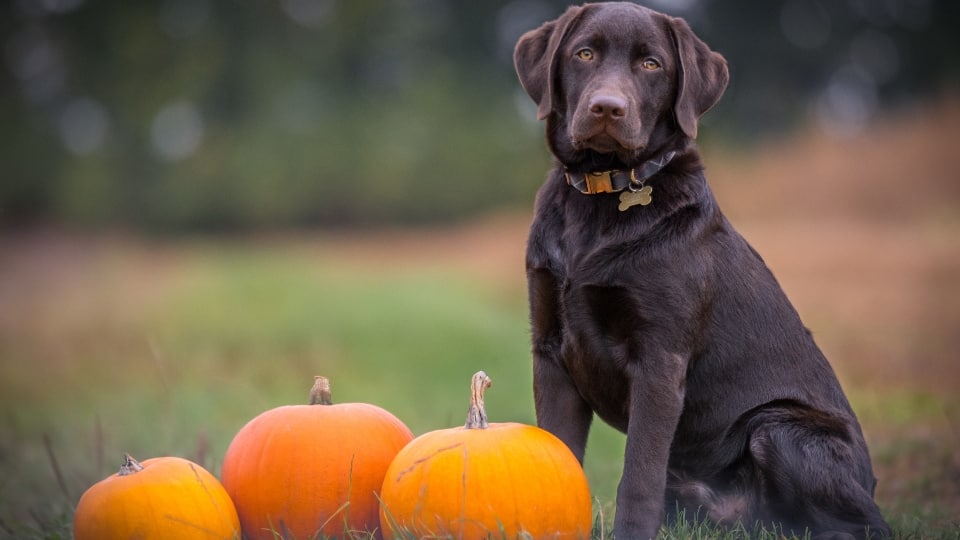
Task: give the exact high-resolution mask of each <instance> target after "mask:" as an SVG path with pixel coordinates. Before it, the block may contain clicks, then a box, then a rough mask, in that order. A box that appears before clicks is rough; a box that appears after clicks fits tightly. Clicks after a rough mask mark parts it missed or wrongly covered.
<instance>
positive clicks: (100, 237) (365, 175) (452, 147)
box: [0, 0, 960, 537]
mask: <svg viewBox="0 0 960 540" xmlns="http://www.w3.org/2000/svg"><path fill="white" fill-rule="evenodd" d="M647 5H648V6H649V7H652V8H655V9H659V10H662V11H665V12H667V13H670V14H672V15H676V16H682V17H684V18H686V19H687V20H688V21H689V22H690V24H691V26H692V27H693V28H694V30H695V31H696V33H697V34H698V35H699V36H700V37H701V38H703V39H704V41H706V42H707V43H708V44H709V45H710V46H711V47H712V48H713V49H714V50H716V51H718V52H720V53H721V54H723V55H724V56H725V57H726V58H727V60H728V62H729V64H730V70H731V84H730V87H729V89H728V91H727V93H726V95H725V96H724V98H723V99H722V100H721V102H720V103H719V104H718V105H717V107H716V108H715V109H714V110H713V111H711V112H710V113H708V114H707V116H706V117H704V119H703V121H702V126H703V127H702V129H701V131H700V133H701V135H700V143H701V147H702V149H703V153H704V156H705V162H706V164H707V167H708V175H709V177H710V179H711V182H712V184H713V186H714V189H715V191H716V193H717V197H718V199H719V200H720V203H721V206H722V207H724V208H725V210H726V212H727V214H728V216H729V217H730V218H731V220H732V221H733V223H734V224H735V226H737V228H738V229H740V230H741V232H743V233H744V235H745V236H746V237H747V239H748V240H749V241H750V242H751V243H752V244H753V245H754V247H756V248H757V249H758V251H759V252H760V253H761V254H762V255H763V256H764V258H765V259H766V260H767V262H768V264H769V265H770V266H771V267H772V269H773V270H774V273H775V274H776V275H777V276H778V278H779V279H780V280H781V283H782V284H783V286H784V288H785V289H786V290H787V293H788V295H789V296H790V297H791V299H792V300H793V301H794V302H795V304H796V305H797V308H798V310H799V311H800V313H801V316H802V317H803V318H804V320H805V321H806V322H807V324H808V326H810V327H811V329H812V330H813V331H814V333H815V335H816V336H817V339H818V342H819V343H820V345H821V346H822V347H823V348H824V349H825V351H826V352H827V355H828V357H830V358H831V360H832V361H833V363H834V366H835V368H836V370H837V372H838V374H839V375H840V377H841V381H842V382H843V384H844V387H845V388H846V389H847V391H848V393H849V394H850V396H851V400H852V402H853V404H854V407H855V409H857V412H858V414H859V415H860V416H861V421H862V422H863V424H864V430H865V432H866V434H867V437H868V440H869V441H870V443H871V448H872V450H873V454H874V460H875V465H876V468H877V471H878V472H877V474H878V477H879V478H880V488H879V492H878V499H879V500H880V502H881V506H882V507H883V508H884V511H885V512H887V513H888V515H889V516H891V519H892V520H893V521H894V522H895V523H896V524H897V526H898V527H899V528H900V530H902V531H909V530H914V529H917V530H955V529H953V528H954V527H956V526H958V522H957V518H956V516H958V515H960V457H958V456H957V454H956V448H957V447H960V402H958V398H957V397H956V396H957V394H958V391H960V359H958V355H957V350H958V347H960V337H958V336H960V250H958V243H957V238H958V233H960V152H958V146H957V140H958V137H960V33H958V32H957V28H958V27H960V3H958V2H955V1H954V0H835V1H827V0H770V1H765V2H753V1H747V0H726V1H723V2H720V1H718V0H673V1H671V0H651V1H650V2H648V3H647ZM566 6H567V2H560V1H551V0H513V1H500V0H497V1H494V0H491V1H486V2H451V1H447V0H354V1H350V2H347V1H343V0H278V1H261V2H224V1H217V0H162V1H154V2H130V1H124V0H99V1H85V0H8V1H6V2H3V3H2V4H0V44H2V55H3V56H2V62H0V125H2V126H3V129H2V130H0V139H2V140H0V537H2V536H3V535H6V536H10V537H56V536H57V535H58V534H61V533H63V531H65V530H69V520H70V519H71V515H72V508H73V505H74V504H75V502H76V499H77V498H78V497H79V495H80V493H82V491H83V490H84V489H86V487H87V486H89V485H90V484H91V483H92V482H94V481H95V480H97V479H99V478H101V477H102V476H104V475H106V474H109V473H110V472H111V471H112V470H113V469H114V465H115V464H117V463H119V458H120V456H121V455H122V453H123V452H125V451H126V452H131V453H133V454H134V455H136V456H138V457H143V458H146V457H151V456H154V455H161V454H176V455H183V456H186V457H191V458H193V459H196V460H197V461H199V462H201V463H203V464H204V465H206V466H207V467H209V468H210V469H211V470H212V471H214V472H215V473H217V472H218V471H219V460H220V459H221V458H222V455H223V452H224V451H225V449H226V446H227V444H228V443H229V441H230V439H231V437H232V436H233V434H234V433H235V432H236V431H237V429H239V427H240V426H242V425H243V423H244V422H245V421H246V420H249V419H250V418H252V417H253V416H254V415H255V414H257V413H258V412H261V411H263V410H265V409H267V408H269V407H273V406H277V405H281V404H288V403H298V402H301V401H305V400H306V392H307V390H308V389H309V386H310V384H311V383H312V376H313V375H314V374H316V373H324V374H327V375H329V376H331V378H332V379H333V385H334V398H335V400H339V401H368V402H372V403H376V404H378V405H381V406H383V407H385V408H388V409H389V410H391V411H393V412H394V413H395V414H397V416H399V417H400V418H401V419H402V420H404V421H405V422H406V423H407V424H408V425H409V426H410V427H411V429H413V430H414V432H415V433H418V434H419V433H422V432H424V431H428V430H430V429H437V428H441V427H449V426H452V425H457V424H460V423H462V418H461V417H462V415H463V414H464V413H465V410H466V403H467V400H468V393H467V388H468V383H469V378H470V375H471V374H472V373H473V372H474V371H476V370H478V369H485V370H486V371H487V372H488V373H489V374H490V375H491V377H493V379H494V387H493V388H492V389H491V391H490V392H489V393H488V402H489V406H490V409H491V410H490V416H491V419H492V420H498V419H499V420H504V421H506V420H514V421H523V422H528V423H533V422H534V421H535V420H534V418H533V407H532V396H531V389H530V384H531V382H530V374H529V371H530V365H529V364H530V360H529V343H528V341H529V333H528V324H527V319H526V316H527V313H526V293H525V285H524V276H523V249H524V242H525V234H526V228H527V226H528V224H529V219H530V209H531V206H532V201H533V196H534V193H535V191H536V189H537V187H538V186H539V184H540V183H541V181H542V179H543V178H544V176H545V173H546V170H547V168H548V167H549V165H550V158H549V155H548V153H547V151H546V148H545V144H544V140H543V134H542V125H541V124H540V123H538V122H537V121H536V118H535V107H534V105H533V103H532V102H530V101H529V99H528V98H527V96H526V95H525V94H524V93H523V91H522V90H521V89H520V86H519V84H518V83H517V81H516V76H515V74H514V71H513V66H512V59H511V55H512V50H513V46H514V44H515V42H516V40H517V38H518V37H519V36H520V35H521V34H522V33H523V32H524V31H526V30H529V29H532V28H534V27H536V26H538V25H539V24H541V23H542V22H544V21H546V20H549V19H552V18H554V17H556V16H557V15H559V14H560V13H561V12H562V11H563V10H564V9H565V8H566ZM338 396H339V398H340V399H338ZM590 444H591V446H590V450H588V460H587V464H586V468H587V472H588V475H589V476H590V480H591V485H592V487H593V489H594V492H595V495H596V496H597V500H598V502H597V504H598V509H601V510H604V509H605V512H606V519H609V518H610V517H611V516H612V506H611V504H612V497H613V494H614V492H615V486H616V482H617V480H618V478H619V467H620V460H621V458H622V456H621V452H622V437H621V436H619V435H618V434H616V433H613V432H612V431H611V430H609V429H607V428H605V427H603V426H598V427H597V429H596V430H595V433H594V434H593V435H592V438H591V443H590ZM921 536H922V535H921Z"/></svg>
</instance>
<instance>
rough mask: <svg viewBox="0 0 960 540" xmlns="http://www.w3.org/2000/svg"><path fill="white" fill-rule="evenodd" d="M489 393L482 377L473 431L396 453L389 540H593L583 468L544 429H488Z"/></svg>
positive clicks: (441, 433)
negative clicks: (521, 537)
mask: <svg viewBox="0 0 960 540" xmlns="http://www.w3.org/2000/svg"><path fill="white" fill-rule="evenodd" d="M489 386H490V378H489V377H487V375H486V374H485V373H484V372H482V371H481V372H478V373H477V374H476V375H474V377H473V381H472V386H471V388H472V399H471V405H470V410H469V412H468V413H467V423H466V425H464V426H463V427H458V428H451V429H442V430H437V431H432V432H429V433H425V434H423V435H421V436H420V437H417V438H416V439H414V440H413V441H412V442H411V443H410V444H408V445H407V446H406V447H405V448H404V449H403V450H401V451H400V453H399V454H397V457H396V458H395V459H394V460H393V463H392V464H391V465H390V468H389V469H387V475H386V478H385V479H384V482H383V489H382V490H381V492H380V497H381V501H382V506H381V510H380V524H381V529H382V530H383V534H384V536H385V537H386V538H395V537H396V538H409V536H410V534H411V533H412V534H413V535H414V536H415V537H420V538H422V537H436V536H439V535H447V536H452V537H454V538H471V539H472V538H487V536H488V535H492V536H493V537H494V538H517V537H518V535H520V534H523V535H524V536H525V537H530V538H534V539H540V538H571V539H574V538H583V539H589V538H590V529H591V523H592V509H591V499H590V489H589V487H588V485H587V478H586V476H585V475H584V473H583V469H582V468H581V467H580V463H579V462H578V461H577V459H576V457H574V455H573V453H572V452H570V450H569V449H568V448H567V446H566V445H565V444H564V443H563V442H562V441H560V439H558V438H556V437H554V436H553V435H551V434H550V433H548V432H546V431H544V430H542V429H540V428H537V427H534V426H528V425H524V424H517V423H493V424H488V423H487V419H486V412H485V410H484V407H483V393H484V391H485V390H486V388H487V387H489Z"/></svg>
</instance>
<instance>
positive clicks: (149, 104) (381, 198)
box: [0, 0, 960, 232]
mask: <svg viewBox="0 0 960 540" xmlns="http://www.w3.org/2000/svg"><path fill="white" fill-rule="evenodd" d="M566 4H567V2H566V1H560V0H513V1H508V0H492V1H485V2H459V1H456V2H451V1H447V0H351V1H349V2H348V1H345V0H278V1H259V2H225V1H223V0H160V1H154V2H129V1H126V0H99V1H96V2H94V1H85V0H43V1H34V0H12V1H11V2H6V3H3V5H2V6H0V39H2V42H3V47H4V60H5V62H4V64H3V67H4V69H2V70H0V125H2V126H3V128H4V129H3V131H2V133H0V137H2V144H0V167H2V169H0V175H2V180H0V223H23V222H29V221H33V220H55V221H60V222H63V223H66V224H68V225H97V226H100V225H127V226H134V227H138V228H142V229H146V230H154V231H163V232H176V231H184V230H196V229H206V230H225V229H236V228H262V227H269V228H287V227H303V226H315V225H336V226H347V225H356V224H382V223H417V222H427V221H430V222H437V221H443V220H450V219H454V218H457V217H460V216H464V215H469V214H475V213H477V212H480V211H484V210H487V209H490V208H491V207H494V206H498V205H504V204H507V205H520V206H524V207H527V206H529V205H530V202H531V201H532V198H533V193H534V191H535V189H536V186H537V185H539V183H540V182H541V180H542V178H543V175H544V171H545V169H546V168H547V165H548V163H549V157H548V155H547V152H546V150H545V145H544V143H543V136H542V134H541V127H540V126H539V124H538V123H537V122H536V120H535V118H534V112H533V107H532V104H530V103H527V99H526V97H525V96H524V95H523V94H522V91H521V90H520V88H519V85H518V84H517V82H516V80H515V76H514V73H513V67H512V62H511V53H512V47H513V44H514V43H515V41H516V38H517V37H518V36H519V35H520V34H521V33H522V32H523V31H525V30H528V29H531V28H534V27H536V26H537V25H539V24H540V23H541V22H543V21H545V20H547V19H551V18H553V17H555V16H557V15H558V14H559V13H560V12H561V11H562V10H563V9H564V8H565V7H566ZM650 4H651V7H654V8H657V9H661V10H664V11H667V12H669V13H672V14H675V15H680V16H684V17H686V18H687V19H688V20H689V21H690V22H691V24H692V25H693V27H694V28H695V30H696V31H697V32H698V34H700V35H701V36H702V37H703V38H704V39H705V40H706V41H707V42H708V43H709V44H710V45H711V46H712V47H713V48H714V49H716V50H718V51H720V52H722V53H723V54H724V55H725V56H726V57H727V58H728V60H729V61H730V64H731V70H732V74H733V78H732V83H731V87H730V90H729V92H728V95H727V97H726V98H725V99H724V100H723V101H722V102H721V104H720V106H719V107H718V108H717V110H716V111H715V112H713V113H711V115H709V116H708V117H707V118H706V119H705V121H706V122H707V123H709V124H710V129H707V130H704V134H705V136H706V137H708V138H712V139H714V140H723V141H725V142H742V141H750V140H756V139H757V138H759V137H762V136H765V135H767V134H769V133H775V132H777V131H779V130H782V129H785V128H788V127H790V126H792V125H795V124H796V123H797V122H798V121H804V120H805V119H807V118H808V117H810V116H811V115H812V116H816V117H818V118H820V119H821V120H822V121H823V122H826V123H827V124H829V125H830V126H832V127H833V128H834V129H836V130H840V131H850V130H856V129H862V128H863V127H864V125H866V122H867V121H868V120H869V119H870V118H871V117H872V116H873V115H874V114H875V113H876V112H877V111H879V110H882V109H884V108H886V107H888V106H890V105H895V104H903V103H909V102H911V101H913V100H917V99H922V98H923V97H924V96H927V95H930V94H931V93H935V92H938V91H941V90H942V89H944V88H947V87H949V86H950V85H951V84H955V83H956V82H958V80H960V76H958V74H960V67H958V62H957V55H958V54H960V53H958V51H960V40H958V38H957V32H956V31H955V29H956V27H957V26H958V23H960V4H958V3H957V2H954V1H953V0H910V1H907V0H903V1H901V2H874V1H872V0H847V1H837V2H829V1H826V0H776V1H770V2H752V1H748V0H728V1H724V2H719V1H715V0H683V1H673V2H670V1H667V0H652V1H651V3H650Z"/></svg>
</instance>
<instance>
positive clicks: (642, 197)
mask: <svg viewBox="0 0 960 540" xmlns="http://www.w3.org/2000/svg"><path fill="white" fill-rule="evenodd" d="M651 193H653V187H651V186H643V187H642V188H640V189H638V190H637V191H624V192H622V193H621V194H620V206H618V207H617V208H618V209H619V210H620V211H621V212H623V211H625V210H627V209H628V208H630V207H631V206H636V205H638V204H639V205H640V206H646V205H648V204H650V203H651V202H652V201H653V197H652V196H651Z"/></svg>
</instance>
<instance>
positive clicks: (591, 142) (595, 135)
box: [570, 125, 644, 161]
mask: <svg viewBox="0 0 960 540" xmlns="http://www.w3.org/2000/svg"><path fill="white" fill-rule="evenodd" d="M571 131H573V130H571ZM570 135H571V136H570V141H571V143H572V146H573V149H574V150H575V151H577V152H584V151H592V152H596V153H598V154H613V155H616V156H617V157H618V158H620V159H621V160H623V161H629V160H630V159H631V158H632V157H635V156H637V155H639V154H640V153H641V152H642V151H643V148H644V147H643V144H642V143H641V141H639V140H637V139H638V138H637V137H631V136H629V135H626V134H624V133H621V130H619V129H616V128H614V127H612V126H610V125H600V126H597V128H595V129H593V130H592V131H591V132H588V133H571V134H570Z"/></svg>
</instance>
